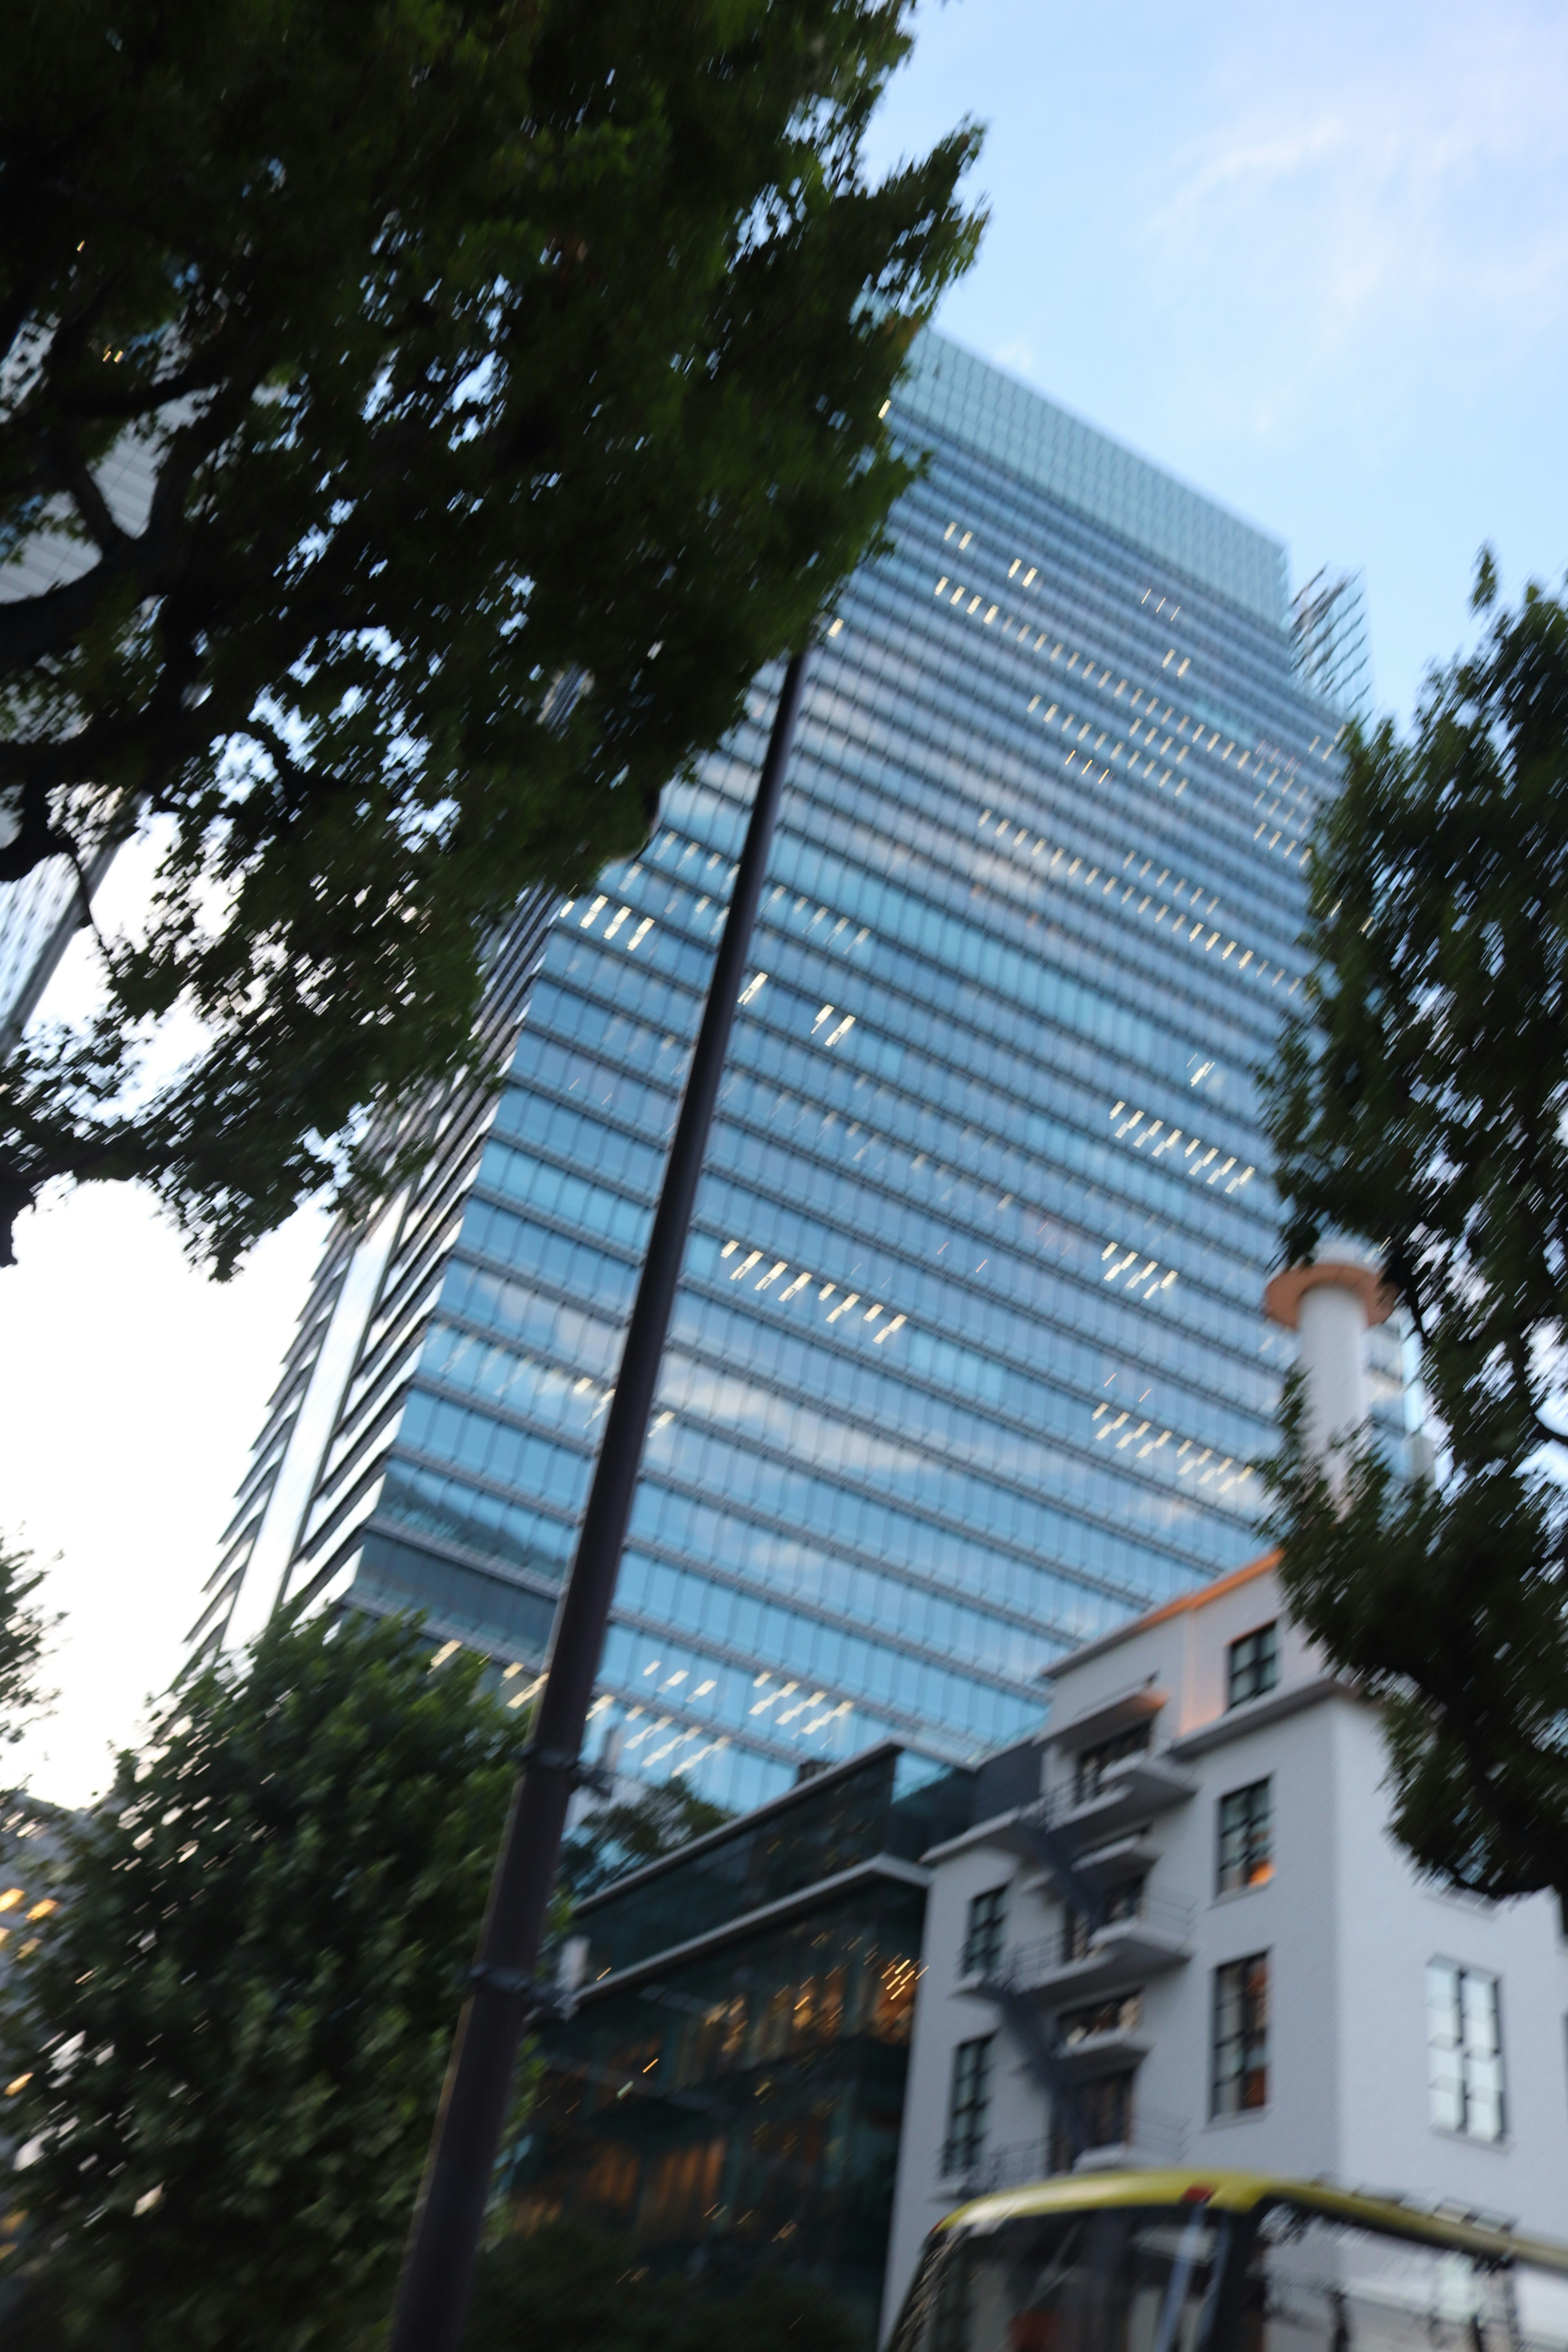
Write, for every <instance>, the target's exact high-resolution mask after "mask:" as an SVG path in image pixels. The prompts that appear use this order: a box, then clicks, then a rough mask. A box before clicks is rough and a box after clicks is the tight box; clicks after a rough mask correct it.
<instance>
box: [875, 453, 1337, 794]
mask: <svg viewBox="0 0 1568 2352" xmlns="http://www.w3.org/2000/svg"><path fill="white" fill-rule="evenodd" d="M1017 487H1018V486H1016V485H1015V484H1012V483H1009V485H1008V489H1007V492H1006V497H1005V501H999V500H998V498H997V495H996V491H995V488H994V484H990V485H988V484H987V483H986V482H985V480H984V477H983V476H981V475H979V474H977V472H976V471H975V469H974V467H973V461H966V459H965V457H964V454H963V452H962V451H961V450H959V449H955V448H952V447H951V446H950V447H949V448H948V449H946V450H944V451H942V453H941V456H940V457H939V461H938V464H937V466H936V467H934V468H933V471H932V475H931V480H930V481H929V482H928V484H927V486H926V488H924V489H923V491H916V492H914V493H912V494H911V495H910V498H909V499H907V500H906V501H905V502H904V504H903V505H901V506H900V509H899V520H900V524H902V525H904V526H905V527H904V528H903V529H901V530H900V537H899V552H898V555H897V556H896V557H895V559H894V562H893V564H892V565H890V566H884V567H879V572H877V573H873V572H863V573H861V574H860V575H859V576H858V579H857V581H856V582H855V583H854V590H853V591H852V593H855V592H859V597H860V601H861V602H862V603H867V602H870V601H872V599H871V598H870V597H869V596H868V591H872V590H873V589H874V587H875V584H876V583H877V582H878V580H879V577H880V578H882V579H891V578H892V577H894V576H895V575H896V578H897V582H898V585H899V587H900V589H901V591H902V598H901V600H900V601H902V602H904V603H907V602H908V601H909V599H910V598H912V597H914V596H920V597H921V599H922V601H925V600H927V599H929V596H930V582H931V572H930V569H929V566H930V563H931V557H932V555H933V554H934V555H935V556H936V557H937V558H938V559H939V560H945V561H948V562H952V560H953V556H954V554H955V552H956V553H959V554H963V555H964V556H965V558H966V560H967V562H968V564H969V566H970V568H971V569H972V570H973V571H975V572H976V578H977V581H978V580H979V579H981V578H983V577H987V575H986V574H985V573H984V571H983V570H982V569H981V567H983V566H984V562H985V561H986V551H985V549H984V545H982V546H979V547H975V548H974V551H973V554H969V552H968V549H967V548H966V547H960V548H959V549H957V550H956V551H955V550H954V549H953V548H952V545H951V542H950V538H949V532H950V530H951V525H949V526H948V529H947V530H944V529H943V528H942V524H943V522H944V520H945V519H946V517H948V516H949V515H951V514H952V513H953V511H954V510H955V501H956V503H957V509H958V510H959V511H963V512H965V513H966V514H967V515H968V516H969V517H970V519H971V520H972V521H973V522H976V523H979V522H980V521H981V518H982V516H985V517H987V518H988V519H989V526H990V528H991V530H993V531H994V552H993V554H992V557H991V562H993V564H994V569H993V570H992V571H991V572H990V573H989V575H988V581H989V584H988V587H987V590H986V593H988V594H993V595H994V597H995V598H997V599H1001V598H1003V597H1005V596H1008V595H1013V596H1014V597H1015V599H1016V594H1017V593H1018V592H1017V590H1016V583H1015V572H1016V563H1017V562H1024V561H1026V562H1028V564H1029V566H1030V568H1031V570H1033V571H1035V572H1037V575H1038V584H1037V586H1036V585H1034V584H1033V583H1031V587H1032V593H1033V595H1034V596H1035V597H1036V598H1039V599H1042V600H1044V604H1043V616H1044V617H1047V618H1050V619H1051V620H1052V625H1053V628H1056V627H1059V628H1060V629H1061V630H1062V632H1063V634H1064V635H1073V634H1074V633H1076V637H1077V646H1078V650H1079V654H1080V656H1088V658H1089V660H1091V661H1092V662H1093V663H1094V664H1095V665H1096V666H1100V665H1101V664H1110V665H1111V666H1112V674H1113V676H1116V675H1119V674H1120V673H1121V671H1123V670H1125V671H1126V672H1127V673H1128V675H1129V677H1131V678H1132V679H1137V678H1140V677H1141V678H1142V679H1143V680H1144V681H1146V682H1152V680H1154V679H1155V678H1158V679H1160V680H1162V681H1163V682H1164V683H1165V685H1166V688H1167V690H1168V689H1169V679H1170V667H1169V661H1168V658H1167V656H1168V652H1169V648H1170V637H1169V635H1166V634H1165V629H1168V627H1169V623H1168V621H1167V622H1166V624H1165V628H1164V629H1155V628H1152V627H1150V626H1149V623H1150V622H1151V620H1152V619H1159V618H1161V617H1162V616H1161V614H1160V608H1159V606H1158V605H1156V606H1155V607H1154V608H1153V610H1152V611H1151V608H1150V606H1149V604H1147V602H1146V601H1144V599H1143V598H1140V597H1139V596H1138V594H1137V593H1136V590H1135V589H1134V588H1132V586H1131V580H1130V579H1129V577H1128V574H1127V572H1125V571H1121V570H1119V568H1118V567H1117V564H1116V556H1115V553H1114V552H1113V551H1112V550H1111V548H1110V545H1109V543H1108V542H1103V541H1102V542H1100V544H1098V545H1097V544H1095V543H1094V542H1093V541H1091V540H1089V539H1087V538H1086V537H1085V536H1084V534H1083V529H1082V525H1081V523H1078V528H1077V530H1076V531H1075V528H1074V526H1075V522H1076V521H1077V519H1076V518H1074V517H1072V515H1071V513H1070V510H1068V509H1057V510H1056V511H1054V512H1052V513H1050V514H1049V516H1048V519H1047V517H1045V516H1042V518H1041V520H1040V522H1039V524H1038V525H1037V533H1036V538H1037V541H1038V543H1037V544H1034V545H1031V547H1030V551H1029V553H1028V554H1027V556H1026V557H1024V556H1022V555H1018V556H1016V559H1015V562H1014V564H1013V566H1012V568H1008V567H1009V557H1010V556H1014V555H1015V551H1016V550H1018V549H1019V548H1020V546H1021V545H1022V544H1023V540H1022V539H1021V535H1020V532H1019V529H1018V523H1019V515H1018V513H1017V511H1016V509H1014V508H1013V505H1012V500H1013V499H1014V497H1015V495H1016V489H1017ZM982 537H983V538H984V529H983V531H982ZM971 541H973V532H972V533H971ZM1153 593H1155V592H1154V591H1152V590H1147V591H1146V592H1145V595H1146V596H1147V595H1152V594H1153ZM1179 596H1180V604H1181V609H1182V611H1183V612H1184V614H1185V615H1186V628H1185V630H1184V633H1183V634H1184V635H1185V636H1186V637H1187V638H1188V640H1189V642H1190V643H1191V644H1192V646H1194V651H1196V652H1198V653H1199V654H1200V655H1201V656H1202V660H1201V667H1200V670H1199V673H1198V675H1197V676H1195V677H1194V678H1193V679H1192V681H1191V683H1190V686H1189V687H1188V689H1187V692H1188V711H1189V715H1190V716H1192V717H1194V718H1196V719H1199V720H1200V721H1201V722H1202V723H1203V724H1204V725H1205V727H1208V726H1215V725H1217V726H1219V727H1221V728H1222V729H1223V730H1225V732H1226V735H1227V736H1228V735H1231V734H1234V735H1235V737H1236V738H1237V740H1240V741H1243V742H1247V743H1249V744H1252V745H1254V746H1256V747H1257V749H1258V751H1261V752H1264V753H1265V754H1266V755H1267V756H1268V757H1269V758H1270V761H1271V763H1272V764H1274V765H1276V766H1279V767H1280V768H1289V769H1290V770H1291V771H1292V772H1295V773H1298V774H1299V773H1300V772H1302V762H1303V761H1304V760H1305V759H1306V758H1308V757H1310V756H1311V755H1312V754H1321V756H1320V757H1318V758H1317V759H1316V760H1315V762H1314V766H1315V770H1316V772H1320V773H1321V772H1323V771H1324V770H1325V769H1326V768H1328V767H1329V764H1330V760H1331V751H1332V744H1333V742H1336V741H1337V740H1338V737H1337V735H1336V736H1334V737H1333V738H1332V739H1331V740H1330V738H1329V737H1328V735H1327V732H1326V730H1327V729H1328V728H1332V727H1333V725H1334V721H1333V720H1332V719H1329V720H1327V721H1326V722H1325V721H1324V720H1323V719H1321V717H1320V719H1319V721H1318V732H1317V733H1316V734H1315V735H1314V736H1313V739H1312V741H1311V743H1310V744H1309V743H1308V741H1307V729H1308V727H1309V726H1310V723H1311V719H1312V714H1313V712H1314V710H1315V709H1316V710H1321V706H1319V705H1316V704H1314V703H1313V702H1312V701H1311V700H1310V698H1309V697H1308V696H1307V695H1306V694H1305V693H1304V692H1303V690H1302V689H1301V688H1300V684H1299V682H1298V680H1297V679H1296V677H1295V676H1294V674H1293V672H1292V669H1291V667H1290V665H1289V652H1288V647H1287V645H1286V641H1285V637H1284V632H1283V628H1282V627H1281V628H1280V629H1279V632H1278V633H1272V632H1268V631H1267V630H1265V629H1264V628H1262V627H1258V628H1249V627H1248V625H1247V624H1246V623H1244V622H1242V621H1241V619H1240V616H1239V615H1238V614H1237V613H1236V611H1235V610H1234V608H1232V607H1229V606H1221V605H1217V604H1210V601H1209V599H1208V597H1207V596H1206V594H1205V592H1203V591H1202V590H1201V589H1198V588H1197V587H1196V586H1195V584H1194V583H1192V582H1185V583H1184V584H1183V586H1182V588H1181V590H1180V592H1179ZM932 634H933V635H935V632H934V631H933V632H932ZM1089 637H1092V638H1093V640H1094V642H1093V643H1092V645H1091V644H1089V643H1088V641H1087V640H1088V638H1089ZM962 657H963V659H964V661H965V666H966V667H968V668H970V669H972V670H973V668H974V667H976V666H977V664H978V662H980V661H981V660H984V659H986V656H983V655H976V654H975V653H974V652H973V650H972V649H971V648H970V647H969V646H964V648H963V656H962ZM1012 667H1016V665H1013V666H1012ZM1008 668H1009V665H1007V664H1006V663H1005V661H1003V660H1002V659H1001V658H1000V657H999V650H994V651H991V652H990V655H989V660H988V662H987V672H988V674H997V675H1001V676H1004V677H1005V676H1006V675H1007V672H1008ZM1216 689H1217V690H1218V691H1219V692H1220V693H1223V695H1224V696H1225V697H1226V700H1225V701H1224V702H1223V703H1222V702H1217V701H1215V699H1214V695H1215V690H1216ZM1340 731H1342V730H1340ZM1287 736H1294V737H1295V738H1296V739H1297V749H1296V750H1295V751H1291V750H1289V748H1286V747H1285V746H1283V745H1282V743H1281V742H1280V741H1279V739H1280V738H1283V737H1287ZM1216 782H1218V784H1219V786H1220V789H1221V791H1222V792H1223V793H1225V794H1226V798H1228V799H1229V800H1230V801H1232V802H1238V801H1240V800H1241V799H1242V798H1243V796H1244V795H1243V789H1241V788H1238V786H1237V783H1236V782H1233V781H1232V780H1231V778H1230V777H1229V776H1228V775H1226V773H1225V772H1221V774H1220V776H1219V777H1218V778H1217V779H1216Z"/></svg>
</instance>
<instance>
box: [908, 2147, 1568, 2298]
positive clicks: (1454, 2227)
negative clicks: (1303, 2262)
mask: <svg viewBox="0 0 1568 2352" xmlns="http://www.w3.org/2000/svg"><path fill="white" fill-rule="evenodd" d="M1280 2200H1284V2201H1286V2202H1288V2203H1289V2204H1292V2205H1300V2206H1305V2207H1307V2208H1308V2209H1309V2210H1311V2211H1314V2212H1319V2213H1326V2214H1331V2215H1333V2216H1334V2218H1335V2219H1336V2220H1339V2221H1361V2222H1363V2223H1364V2224H1365V2225H1366V2226H1367V2227H1368V2228H1370V2229H1377V2230H1386V2231H1391V2232H1392V2233H1393V2234H1394V2235H1395V2236H1397V2237H1402V2238H1418V2239H1420V2240H1422V2241H1423V2242H1425V2243H1426V2244H1427V2245H1433V2246H1448V2247H1453V2248H1457V2249H1459V2250H1462V2251H1463V2252H1468V2253H1473V2254H1479V2255H1481V2256H1483V2257H1484V2258H1486V2259H1488V2260H1489V2261H1494V2262H1531V2263H1541V2264H1542V2267H1543V2268H1545V2269H1547V2270H1553V2271H1561V2272H1563V2273H1568V2246H1565V2245H1558V2244H1555V2243H1554V2242H1552V2240H1550V2239H1546V2238H1524V2237H1521V2236H1519V2235H1518V2234H1517V2233H1516V2232H1515V2231H1512V2230H1508V2229H1499V2228H1495V2227H1488V2226H1487V2225H1485V2224H1483V2223H1481V2222H1479V2221H1462V2220H1461V2219H1460V2218H1459V2217H1458V2215H1457V2214H1451V2213H1447V2212H1440V2211H1433V2210H1430V2209H1429V2208H1425V2207H1422V2206H1419V2205H1406V2204H1405V2203H1404V2202H1403V2201H1402V2200H1400V2199H1399V2198H1397V2197H1394V2196H1390V2195H1389V2194H1387V2193H1386V2192H1382V2191H1375V2190H1373V2191H1369V2190H1363V2189H1333V2188H1331V2187H1329V2186H1328V2185H1327V2183H1325V2182H1323V2181H1321V2180H1292V2179H1289V2177H1288V2176H1286V2175H1285V2174H1282V2173H1272V2172H1074V2173H1068V2174H1065V2175H1064V2176H1063V2177H1062V2178H1061V2179H1057V2180H1038V2181H1036V2182H1035V2183H1033V2185H1032V2186H1031V2187H1029V2188H1026V2189H1006V2190H1004V2191H1002V2192H1000V2193H999V2194H997V2195H994V2196H991V2197H979V2198H976V2199H975V2200H973V2203H971V2204H968V2205H961V2206H960V2207H959V2208H958V2210H957V2211H956V2212H954V2213H950V2214H949V2215H948V2216H947V2219H946V2220H945V2221H942V2222H939V2223H938V2225H937V2226H938V2227H939V2228H940V2229H944V2230H952V2229H963V2230H966V2231H978V2232H984V2231H991V2230H998V2229H1000V2228H1001V2226H1002V2224H1003V2223H1004V2222H1005V2221H1015V2220H1016V2219H1018V2218H1019V2217H1020V2216H1023V2215H1026V2214H1031V2213H1074V2212H1092V2211H1095V2210H1100V2209H1102V2208H1104V2207H1107V2206H1113V2205H1182V2204H1186V2205H1199V2204H1201V2205H1208V2206H1213V2207H1215V2209H1217V2210H1219V2211H1220V2212H1225V2213H1253V2212H1256V2211H1258V2209H1259V2208H1260V2207H1262V2206H1265V2205H1272V2204H1275V2203H1277V2202H1279V2201H1280Z"/></svg>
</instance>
